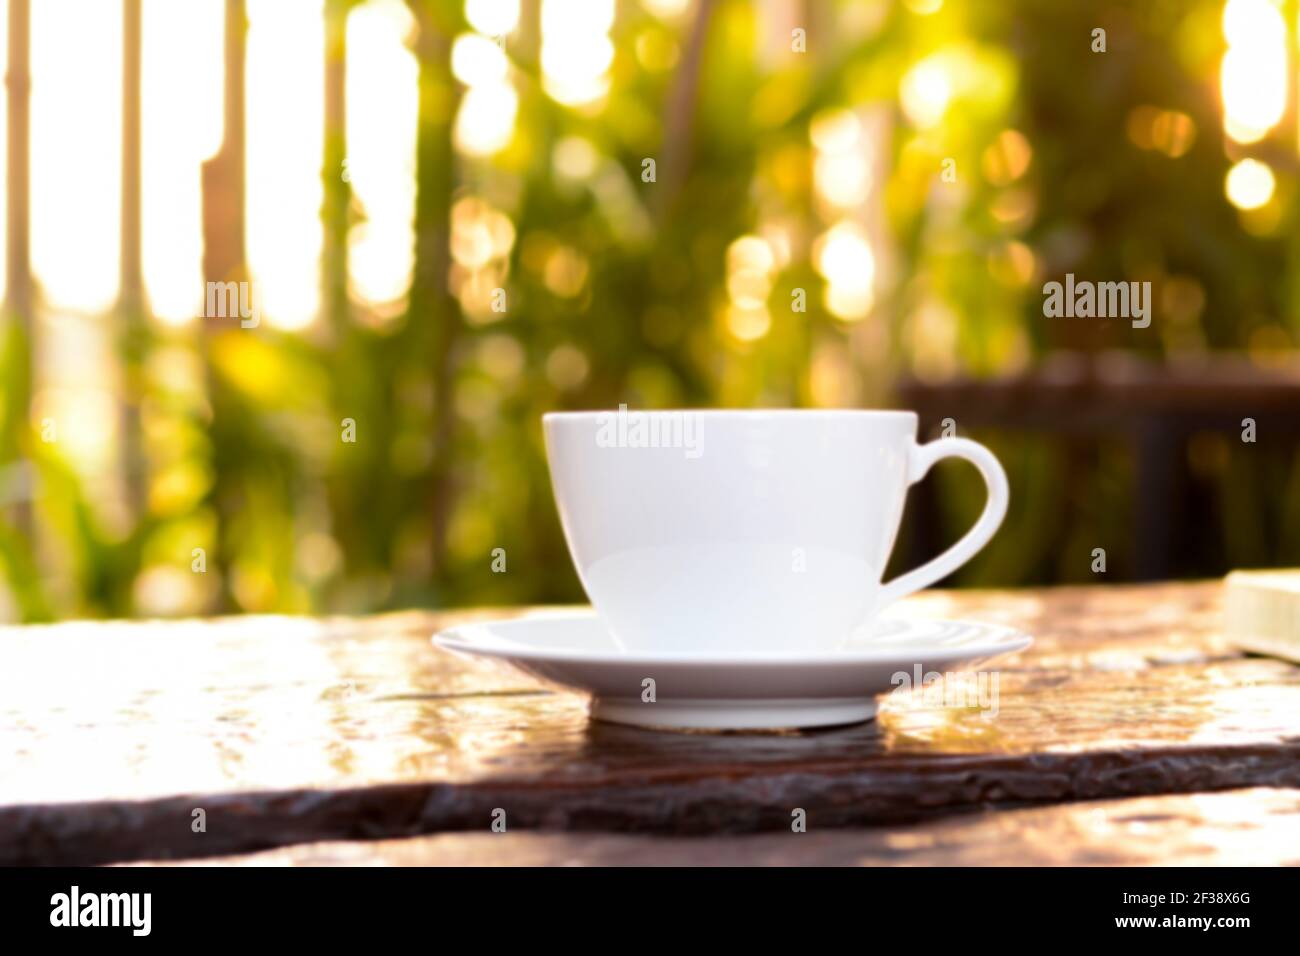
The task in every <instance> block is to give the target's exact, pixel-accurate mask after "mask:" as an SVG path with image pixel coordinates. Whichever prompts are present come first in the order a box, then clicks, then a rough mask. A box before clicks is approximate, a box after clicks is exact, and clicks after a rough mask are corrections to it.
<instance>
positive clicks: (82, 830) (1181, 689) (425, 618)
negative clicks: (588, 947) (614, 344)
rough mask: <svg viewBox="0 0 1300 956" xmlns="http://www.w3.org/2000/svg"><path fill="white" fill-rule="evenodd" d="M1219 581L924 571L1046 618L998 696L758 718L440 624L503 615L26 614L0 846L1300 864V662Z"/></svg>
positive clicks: (370, 854) (0, 748) (973, 613)
mask: <svg viewBox="0 0 1300 956" xmlns="http://www.w3.org/2000/svg"><path fill="white" fill-rule="evenodd" d="M1219 601H1220V587H1219V585H1217V584H1195V585H1150V586H1140V587H1130V588H1088V589H1083V588H1072V589H1057V590H1042V591H1024V592H1017V591H1003V592H993V591H984V592H929V593H927V594H923V595H920V596H917V597H915V598H912V599H909V601H908V602H907V603H906V605H905V608H906V609H907V610H908V612H909V613H913V614H916V615H918V616H942V617H952V616H967V617H975V618H981V619H985V620H992V621H1001V622H1006V623H1010V624H1014V625H1017V626H1019V627H1022V628H1024V629H1026V630H1028V631H1029V632H1031V633H1033V634H1034V635H1035V636H1036V638H1037V643H1036V644H1035V646H1034V647H1033V648H1032V649H1031V650H1029V651H1027V652H1025V653H1022V654H1020V655H1018V656H1016V657H1013V658H1010V659H1007V660H1005V661H1004V662H1002V664H1001V666H1000V670H999V675H1000V676H999V679H1000V688H999V689H1000V697H999V701H998V713H997V715H996V716H990V715H989V714H988V713H986V712H981V711H980V710H977V709H959V708H945V707H943V706H941V705H937V704H935V703H934V701H933V699H932V698H933V695H931V698H930V699H929V700H927V699H925V698H922V697H921V696H920V695H921V694H923V693H924V691H919V692H908V691H901V690H900V691H896V692H895V693H894V694H893V695H892V696H891V697H890V698H888V699H887V700H886V701H885V702H884V704H883V706H882V708H881V713H880V716H879V718H878V719H877V720H876V721H875V722H873V723H870V724H864V725H860V726H855V727H845V728H837V729H829V730H819V731H810V732H784V733H757V734H751V733H731V734H704V733H669V732H651V731H644V730H638V729H633V728H627V727H620V726H615V725H606V724H599V723H592V722H589V721H588V719H587V716H586V709H585V704H584V701H583V700H581V699H580V698H577V697H573V696H569V695H567V694H563V693H553V692H550V691H548V690H547V689H545V688H543V687H540V686H538V685H537V684H535V683H534V682H532V681H531V680H530V679H528V678H525V677H522V676H520V675H517V674H515V673H513V672H511V671H508V670H503V669H498V668H497V667H495V666H493V665H488V664H479V663H475V662H469V661H465V660H461V659H458V658H456V657H453V656H451V655H449V654H445V653H443V652H440V651H437V650H435V649H434V648H433V647H432V646H431V645H430V643H429V635H430V633H431V632H432V631H434V630H435V629H437V628H440V627H442V626H445V625H447V624H449V623H451V622H454V621H459V620H465V619H467V618H471V617H475V616H487V615H488V612H473V613H468V614H467V613H443V614H433V613H406V614H398V615H389V616H381V617H373V618H366V619H310V618H272V617H261V618H258V617H245V618H229V619H219V620H209V621H184V622H169V623H161V622H160V623H70V624H60V625H53V626H45V627H25V628H7V629H3V630H0V863H65V864H66V863H109V862H129V861H150V860H152V861H161V860H187V861H191V862H193V861H203V862H213V861H217V862H228V863H263V862H271V863H284V862H290V863H346V864H357V863H379V864H426V863H456V864H459V863H492V864H498V863H508V864H519V863H526V864H553V863H570V862H579V863H622V862H627V863H670V862H703V863H889V864H895V863H901V864H921V863H978V864H984V863H1022V864H1023V863H1047V864H1056V863H1076V864H1077V863H1148V862H1174V863H1300V841H1297V839H1296V835H1297V833H1300V668H1298V667H1296V666H1295V665H1292V664H1288V663H1286V662H1283V661H1279V660H1272V659H1268V658H1258V657H1248V656H1245V655H1243V654H1241V653H1239V652H1237V651H1236V650H1234V649H1233V648H1232V647H1230V646H1229V645H1228V644H1227V643H1226V642H1225V641H1224V640H1223V638H1222V637H1221V635H1220V632H1219V614H1220V611H1219ZM512 613H519V612H512ZM498 809H502V810H504V811H505V820H506V832H505V833H495V832H493V831H492V828H491V824H492V821H493V818H494V811H495V810H498ZM796 809H803V810H804V811H805V812H806V818H807V832H806V833H794V832H792V830H791V819H792V813H793V812H794V811H795V810H796ZM497 816H498V817H499V814H498V815H497ZM200 824H202V826H200Z"/></svg>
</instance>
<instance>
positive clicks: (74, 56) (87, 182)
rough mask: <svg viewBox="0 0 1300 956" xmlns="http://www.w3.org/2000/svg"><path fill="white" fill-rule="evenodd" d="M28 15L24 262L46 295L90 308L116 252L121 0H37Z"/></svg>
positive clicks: (101, 298) (104, 296)
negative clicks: (28, 250)
mask: <svg viewBox="0 0 1300 956" xmlns="http://www.w3.org/2000/svg"><path fill="white" fill-rule="evenodd" d="M31 17H32V18H31V35H32V44H31V64H32V92H31V156H32V167H31V175H32V180H31V243H32V271H33V272H34V273H35V275H36V279H37V281H39V282H40V284H41V289H42V292H43V293H44V296H45V299H46V301H47V302H48V303H49V304H50V305H52V306H54V307H55V308H63V309H68V310H75V311H80V312H100V311H104V310H106V309H109V308H111V307H112V305H113V304H114V302H115V300H116V298H117V289H118V269H119V255H120V252H121V249H120V244H119V238H120V237H119V235H118V229H119V208H118V196H119V194H120V184H121V178H122V174H121V170H122V150H121V141H122V136H121V131H122V101H121V93H122V83H121V79H120V77H121V75H122V4H121V2H120V0H41V2H40V3H34V4H32V11H31ZM71 24H75V25H76V28H75V29H70V28H69V25H71Z"/></svg>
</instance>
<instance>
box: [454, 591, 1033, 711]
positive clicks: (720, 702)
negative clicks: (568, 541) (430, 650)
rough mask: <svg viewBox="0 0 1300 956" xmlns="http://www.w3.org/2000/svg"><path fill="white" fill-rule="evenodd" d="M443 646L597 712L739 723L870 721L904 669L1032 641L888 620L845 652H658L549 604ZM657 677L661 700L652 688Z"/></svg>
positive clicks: (1006, 632) (968, 626) (474, 628)
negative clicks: (637, 648)
mask: <svg viewBox="0 0 1300 956" xmlns="http://www.w3.org/2000/svg"><path fill="white" fill-rule="evenodd" d="M433 642H434V644H435V645H437V646H438V647H442V648H445V649H447V650H449V651H455V652H457V653H460V654H466V655H469V656H472V657H489V658H496V659H499V660H502V661H506V662H508V663H509V664H511V665H513V666H514V667H516V668H518V669H519V670H522V671H524V672H525V673H527V674H530V675H532V676H533V677H537V678H539V679H541V680H543V681H546V682H547V683H550V684H556V685H559V686H560V687H564V688H567V689H570V690H575V691H579V692H581V693H585V694H589V695H591V716H592V717H593V718H595V719H597V720H608V721H612V722H614V723H619V724H632V725H635V726H638V727H671V728H701V729H712V730H740V729H753V728H782V727H826V726H832V725H836V724H852V723H859V722H861V721H864V720H870V719H871V718H872V717H874V716H875V713H876V702H875V695H876V694H884V693H888V692H889V691H892V690H894V689H895V688H896V687H898V686H900V678H899V677H898V676H897V675H899V674H906V675H907V680H908V681H912V680H914V675H915V672H916V668H917V666H918V665H919V666H920V669H921V672H922V673H923V674H928V673H930V672H939V673H943V672H944V671H949V670H968V669H970V668H971V667H972V666H973V665H976V664H979V663H982V662H984V661H987V660H989V659H990V658H993V657H998V656H1000V655H1002V654H1009V653H1012V652H1014V651H1021V650H1024V649H1025V648H1026V647H1028V646H1029V645H1030V644H1032V643H1033V639H1032V638H1030V637H1029V635H1027V634H1023V633H1021V632H1020V631H1017V630H1014V629H1012V628H1009V627H1002V626H1000V625H996V624H981V623H978V622H976V621H914V620H903V619H901V618H882V619H880V620H878V621H876V622H875V623H874V624H873V625H872V627H871V629H870V632H869V633H868V634H866V635H864V636H863V638H862V639H861V640H860V641H856V642H854V643H853V644H851V645H849V646H846V647H845V648H844V649H842V650H836V651H826V652H821V653H812V654H799V655H762V656H758V655H753V656H745V657H734V656H723V655H717V654H700V655H685V654H672V655H656V654H633V653H629V652H628V651H625V650H623V649H622V648H621V647H619V645H618V643H617V642H616V641H615V639H614V637H613V635H612V634H611V633H610V631H609V630H608V629H607V628H606V626H605V624H604V623H603V622H602V621H601V620H600V618H598V617H597V616H596V614H595V613H594V612H591V611H586V612H543V613H539V614H537V615H534V616H529V617H521V618H513V619H511V620H507V621H497V622H487V623H477V624H463V625H461V626H459V627H453V628H449V629H448V630H445V631H443V632H442V633H440V634H437V635H435V636H434V638H433ZM647 678H651V679H653V680H654V691H655V700H654V701H653V702H645V701H643V700H642V694H643V691H644V688H645V687H646V685H645V684H644V683H643V682H644V681H645V680H646V679H647Z"/></svg>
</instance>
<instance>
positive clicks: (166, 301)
mask: <svg viewBox="0 0 1300 956" xmlns="http://www.w3.org/2000/svg"><path fill="white" fill-rule="evenodd" d="M141 19H142V30H143V34H142V38H141V46H142V49H143V63H142V66H141V93H140V95H141V106H140V109H141V133H140V137H141V167H142V168H141V175H142V178H143V182H144V189H143V195H142V197H141V207H142V208H141V215H142V218H143V229H142V231H143V236H142V243H143V246H144V248H143V250H142V251H143V267H144V280H145V289H146V291H147V293H148V298H149V304H150V306H151V308H152V311H153V314H154V315H155V316H156V317H157V318H158V320H159V321H161V322H162V323H164V324H165V325H184V324H186V323H188V322H191V321H193V320H194V317H195V316H197V315H198V314H199V312H200V311H201V310H202V308H203V303H202V291H203V189H202V163H203V160H204V159H206V158H208V157H209V156H211V155H212V154H213V153H214V152H215V151H216V150H217V149H219V148H220V146H221V136H222V95H223V90H222V75H223V72H224V68H223V65H222V47H223V43H224V37H225V12H224V6H223V4H222V2H221V0H190V2H188V3H186V4H184V5H182V4H178V3H175V2H174V0H144V3H143V13H142V18H141ZM182 38H183V39H182Z"/></svg>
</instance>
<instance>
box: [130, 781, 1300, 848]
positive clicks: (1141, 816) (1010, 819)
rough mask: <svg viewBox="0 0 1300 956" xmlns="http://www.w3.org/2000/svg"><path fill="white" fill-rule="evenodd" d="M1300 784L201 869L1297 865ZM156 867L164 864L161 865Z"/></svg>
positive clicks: (432, 844)
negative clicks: (821, 824) (931, 816)
mask: <svg viewBox="0 0 1300 956" xmlns="http://www.w3.org/2000/svg"><path fill="white" fill-rule="evenodd" d="M1297 835H1300V790H1269V789H1254V790H1230V791H1226V792H1222V793H1206V794H1195V795H1191V796H1182V795H1165V796H1159V797H1133V798H1130V799H1127V800H1101V801H1089V802H1085V803H1069V804H1059V805H1056V806H1050V807H1034V808H1031V809H1023V810H1005V811H983V812H980V813H975V814H970V815H963V816H957V817H949V818H945V819H943V820H938V821H935V822H931V823H923V824H914V825H910V826H898V827H877V828H875V829H858V828H846V829H838V830H818V829H817V827H816V826H815V825H813V826H811V827H810V828H809V829H808V830H807V831H806V832H804V833H794V832H791V831H790V830H788V829H787V830H786V831H785V832H775V833H765V834H751V835H744V836H730V837H658V836H629V835H626V834H612V833H562V832H549V833H538V832H523V833H520V832H514V831H510V830H507V831H506V832H505V833H488V832H476V833H440V834H433V835H428V836H418V837H408V838H406V839H401V840H373V841H365V840H353V841H348V842H332V843H305V844H299V845H297V846H287V847H280V848H277V849H274V850H266V851H264V852H261V853H251V854H244V855H239V856H233V857H215V858H209V859H203V860H194V861H187V862H186V863H184V864H181V865H192V866H1152V865H1164V866H1279V865H1280V866H1297V865H1300V842H1297V840H1296V837H1297ZM149 865H156V864H149Z"/></svg>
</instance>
